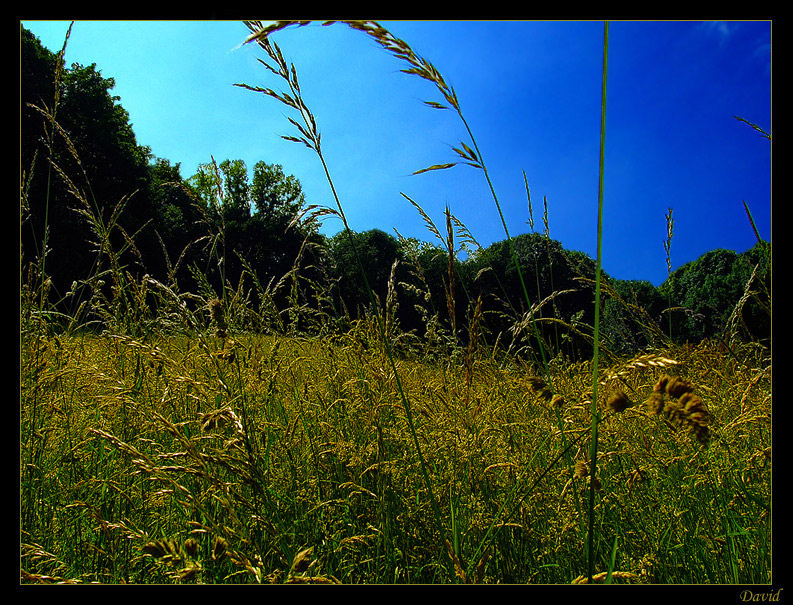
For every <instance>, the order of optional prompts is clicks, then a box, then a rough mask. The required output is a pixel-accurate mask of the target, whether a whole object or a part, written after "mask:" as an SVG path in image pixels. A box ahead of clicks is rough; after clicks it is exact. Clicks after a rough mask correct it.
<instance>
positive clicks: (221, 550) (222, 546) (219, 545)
mask: <svg viewBox="0 0 793 605" xmlns="http://www.w3.org/2000/svg"><path fill="white" fill-rule="evenodd" d="M227 547H228V542H226V539H225V538H223V537H221V536H215V538H214V539H213V540H212V560H213V561H217V560H218V559H222V558H223V557H224V556H225V554H226V548H227Z"/></svg>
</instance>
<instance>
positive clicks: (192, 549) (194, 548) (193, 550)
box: [184, 538, 198, 559]
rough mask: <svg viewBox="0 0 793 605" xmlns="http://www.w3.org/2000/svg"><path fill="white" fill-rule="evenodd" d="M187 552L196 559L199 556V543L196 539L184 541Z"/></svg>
mask: <svg viewBox="0 0 793 605" xmlns="http://www.w3.org/2000/svg"><path fill="white" fill-rule="evenodd" d="M184 549H185V552H186V553H187V554H188V555H190V556H191V557H193V558H194V559H195V558H196V557H197V556H198V542H197V541H196V539H195V538H187V540H185V541H184Z"/></svg>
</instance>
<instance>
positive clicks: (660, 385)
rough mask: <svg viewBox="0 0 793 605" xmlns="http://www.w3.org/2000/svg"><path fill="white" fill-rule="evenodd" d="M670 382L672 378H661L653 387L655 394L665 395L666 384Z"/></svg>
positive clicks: (665, 376)
mask: <svg viewBox="0 0 793 605" xmlns="http://www.w3.org/2000/svg"><path fill="white" fill-rule="evenodd" d="M669 380H670V378H669V376H667V375H666V374H664V375H663V376H661V378H660V379H659V380H658V382H657V383H656V384H655V386H654V387H653V392H655V393H663V392H664V390H665V389H666V383H668V382H669Z"/></svg>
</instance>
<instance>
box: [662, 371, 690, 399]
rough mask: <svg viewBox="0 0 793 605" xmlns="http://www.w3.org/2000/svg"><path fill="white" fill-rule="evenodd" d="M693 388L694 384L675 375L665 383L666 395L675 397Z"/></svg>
mask: <svg viewBox="0 0 793 605" xmlns="http://www.w3.org/2000/svg"><path fill="white" fill-rule="evenodd" d="M693 390H694V386H693V385H692V384H691V383H690V382H688V381H686V380H683V379H682V378H678V377H677V376H675V377H674V378H672V379H670V380H669V382H667V384H666V393H667V395H669V396H670V397H674V398H676V399H677V398H680V397H682V396H683V395H684V394H686V393H691V392H692V391H693Z"/></svg>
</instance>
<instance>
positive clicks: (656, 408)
mask: <svg viewBox="0 0 793 605" xmlns="http://www.w3.org/2000/svg"><path fill="white" fill-rule="evenodd" d="M644 403H645V405H646V406H647V411H648V412H649V413H650V414H652V415H653V416H657V415H658V414H660V413H661V412H662V411H663V409H664V396H663V393H661V392H659V391H653V392H652V393H650V395H649V397H647V401H645V402H644Z"/></svg>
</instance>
